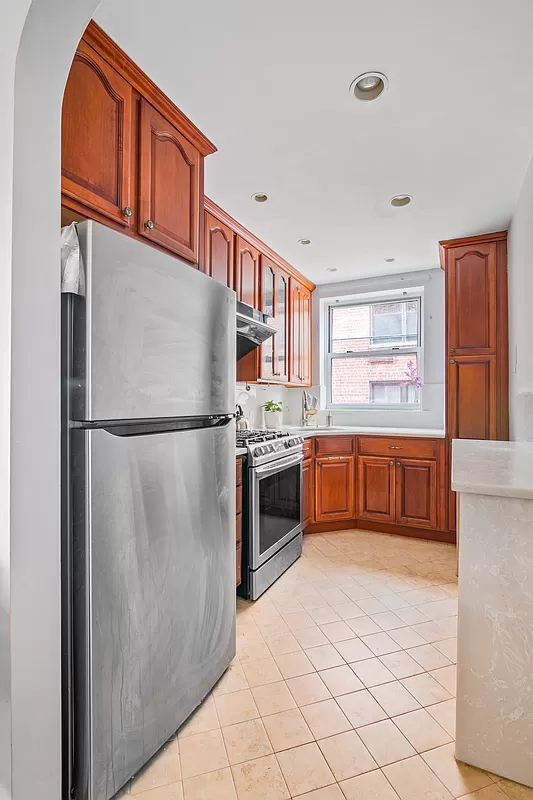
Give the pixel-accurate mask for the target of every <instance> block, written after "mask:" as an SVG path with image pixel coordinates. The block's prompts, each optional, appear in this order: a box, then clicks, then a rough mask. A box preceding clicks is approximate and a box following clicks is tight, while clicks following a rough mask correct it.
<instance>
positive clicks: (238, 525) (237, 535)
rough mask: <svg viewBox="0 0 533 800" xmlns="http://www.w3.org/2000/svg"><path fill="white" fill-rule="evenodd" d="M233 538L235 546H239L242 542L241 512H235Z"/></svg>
mask: <svg viewBox="0 0 533 800" xmlns="http://www.w3.org/2000/svg"><path fill="white" fill-rule="evenodd" d="M235 540H236V545H237V547H239V546H240V545H241V544H242V512H239V513H237V523H236V529H235Z"/></svg>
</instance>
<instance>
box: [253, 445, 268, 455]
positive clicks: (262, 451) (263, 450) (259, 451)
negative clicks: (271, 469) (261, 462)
mask: <svg viewBox="0 0 533 800" xmlns="http://www.w3.org/2000/svg"><path fill="white" fill-rule="evenodd" d="M266 451H267V449H266V447H264V446H260V447H258V448H257V450H256V451H255V452H256V453H257V455H258V456H263V455H264V454H265V453H266Z"/></svg>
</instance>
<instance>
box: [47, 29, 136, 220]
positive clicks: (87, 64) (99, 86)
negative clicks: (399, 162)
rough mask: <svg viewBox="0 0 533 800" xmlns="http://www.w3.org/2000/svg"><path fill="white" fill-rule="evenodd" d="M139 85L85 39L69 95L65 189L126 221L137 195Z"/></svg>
mask: <svg viewBox="0 0 533 800" xmlns="http://www.w3.org/2000/svg"><path fill="white" fill-rule="evenodd" d="M132 113H133V90H132V88H131V86H130V85H129V84H128V82H127V81H126V80H124V78H123V77H122V76H121V75H119V74H118V72H116V71H115V70H114V69H113V68H112V67H110V66H109V64H107V62H106V61H104V59H103V58H101V57H100V56H99V55H98V53H97V52H96V51H95V50H93V48H92V47H89V45H88V44H86V43H85V42H83V41H82V42H80V43H79V45H78V49H77V50H76V54H75V56H74V61H73V63H72V67H71V69H70V74H69V77H68V80H67V85H66V87H65V94H64V97H63V116H62V128H61V191H62V193H63V195H64V197H67V198H72V199H74V200H77V201H79V202H80V203H83V205H85V206H87V207H88V208H90V209H93V210H94V211H98V212H99V213H100V214H103V215H104V216H105V217H107V218H109V219H111V220H113V221H114V222H117V223H119V224H120V225H123V226H125V227H128V226H129V225H130V224H131V220H132V218H133V209H132V206H133V203H134V201H133V198H132V196H131V172H132V168H131V158H132V130H133V129H132Z"/></svg>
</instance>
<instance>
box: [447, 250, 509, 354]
mask: <svg viewBox="0 0 533 800" xmlns="http://www.w3.org/2000/svg"><path fill="white" fill-rule="evenodd" d="M496 247H497V245H496V242H483V243H478V244H475V245H467V246H465V247H456V248H454V249H453V250H452V251H451V252H450V253H449V259H448V266H447V269H446V279H447V309H448V350H449V352H450V353H451V354H453V353H455V354H456V355H472V354H474V353H475V354H478V355H481V354H490V353H495V352H496V331H497V323H496V309H497V306H496V281H497V271H496V270H497V260H496Z"/></svg>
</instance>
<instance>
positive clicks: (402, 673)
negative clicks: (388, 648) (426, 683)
mask: <svg viewBox="0 0 533 800" xmlns="http://www.w3.org/2000/svg"><path fill="white" fill-rule="evenodd" d="M381 661H382V662H383V663H384V664H385V666H386V667H387V669H389V670H390V671H391V672H392V674H393V675H394V677H395V678H409V677H410V676H411V675H420V673H421V672H424V668H423V667H422V666H421V665H420V664H419V663H418V661H415V660H414V658H413V657H412V656H410V655H409V654H408V653H407V652H406V651H405V650H398V652H396V653H388V654H386V655H384V656H381Z"/></svg>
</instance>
